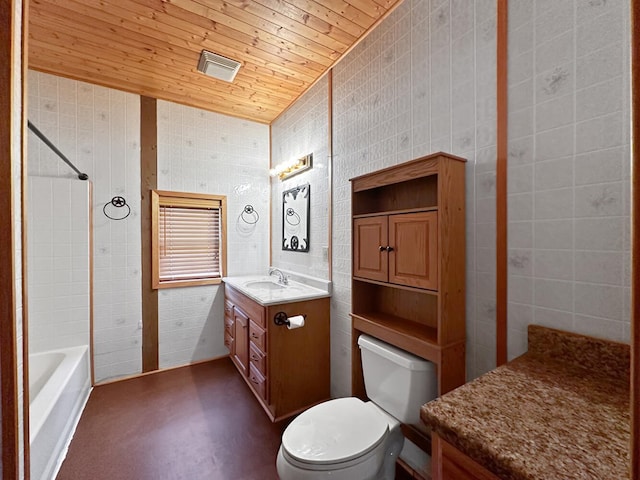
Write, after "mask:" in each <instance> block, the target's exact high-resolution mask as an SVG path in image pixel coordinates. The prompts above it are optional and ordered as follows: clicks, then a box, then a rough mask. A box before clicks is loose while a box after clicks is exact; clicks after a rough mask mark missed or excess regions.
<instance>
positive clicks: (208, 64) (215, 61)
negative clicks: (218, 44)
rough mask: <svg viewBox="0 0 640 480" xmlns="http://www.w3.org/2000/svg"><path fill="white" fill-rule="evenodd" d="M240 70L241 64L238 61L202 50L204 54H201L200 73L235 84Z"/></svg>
mask: <svg viewBox="0 0 640 480" xmlns="http://www.w3.org/2000/svg"><path fill="white" fill-rule="evenodd" d="M238 70H240V62H237V61H236V60H232V59H230V58H227V57H223V56H222V55H218V54H217V53H213V52H208V51H207V50H202V53H200V61H199V62H198V71H199V72H202V73H204V74H205V75H209V76H210V77H213V78H217V79H218V80H224V81H225V82H233V79H234V78H236V74H237V73H238Z"/></svg>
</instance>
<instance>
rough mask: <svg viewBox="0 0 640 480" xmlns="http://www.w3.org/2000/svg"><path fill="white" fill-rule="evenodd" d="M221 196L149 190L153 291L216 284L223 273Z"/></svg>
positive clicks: (223, 216)
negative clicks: (154, 289) (155, 289)
mask: <svg viewBox="0 0 640 480" xmlns="http://www.w3.org/2000/svg"><path fill="white" fill-rule="evenodd" d="M226 203H227V198H226V197H225V196H222V195H206V194H199V193H180V192H166V191H160V190H152V192H151V208H152V216H151V222H152V238H151V240H152V245H151V254H152V256H153V266H152V270H153V271H152V274H153V288H173V287H184V286H193V285H210V284H216V283H220V281H221V278H222V276H223V275H224V274H225V272H226V267H227V265H226V263H227V254H226Z"/></svg>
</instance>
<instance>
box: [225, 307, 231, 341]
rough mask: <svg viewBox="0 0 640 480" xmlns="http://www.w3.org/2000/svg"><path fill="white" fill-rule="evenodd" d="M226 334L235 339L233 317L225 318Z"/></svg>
mask: <svg viewBox="0 0 640 480" xmlns="http://www.w3.org/2000/svg"><path fill="white" fill-rule="evenodd" d="M225 311H226V310H225ZM224 332H225V334H227V333H228V334H229V335H231V336H232V337H233V317H228V316H227V315H225V316H224Z"/></svg>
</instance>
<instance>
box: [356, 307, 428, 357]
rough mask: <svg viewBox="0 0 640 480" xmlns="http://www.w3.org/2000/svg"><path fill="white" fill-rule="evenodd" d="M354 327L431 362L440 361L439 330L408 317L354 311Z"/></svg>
mask: <svg viewBox="0 0 640 480" xmlns="http://www.w3.org/2000/svg"><path fill="white" fill-rule="evenodd" d="M351 316H352V317H353V328H354V330H358V331H360V332H362V333H367V334H369V335H372V336H374V337H376V338H379V339H380V340H382V341H385V342H387V343H390V344H392V345H395V346H396V347H398V348H401V349H403V350H406V351H408V352H411V353H413V354H414V355H418V356H419V357H422V358H425V359H427V360H429V361H431V362H434V363H438V362H439V361H440V347H439V346H438V331H437V330H436V329H435V328H433V327H429V326H426V325H423V324H421V323H417V322H412V321H411V320H407V319H406V318H401V317H396V316H393V315H388V314H386V313H381V312H366V313H352V314H351Z"/></svg>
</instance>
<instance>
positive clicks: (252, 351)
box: [249, 342, 267, 377]
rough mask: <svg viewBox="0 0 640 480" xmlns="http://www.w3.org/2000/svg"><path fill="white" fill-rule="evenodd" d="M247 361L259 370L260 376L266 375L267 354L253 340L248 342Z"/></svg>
mask: <svg viewBox="0 0 640 480" xmlns="http://www.w3.org/2000/svg"><path fill="white" fill-rule="evenodd" d="M249 361H250V362H251V364H252V365H254V366H255V367H256V368H257V369H258V370H259V371H260V373H261V374H262V376H264V377H266V376H267V356H266V355H265V354H264V352H263V351H262V350H260V349H259V348H258V347H257V346H256V345H255V343H253V342H249Z"/></svg>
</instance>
